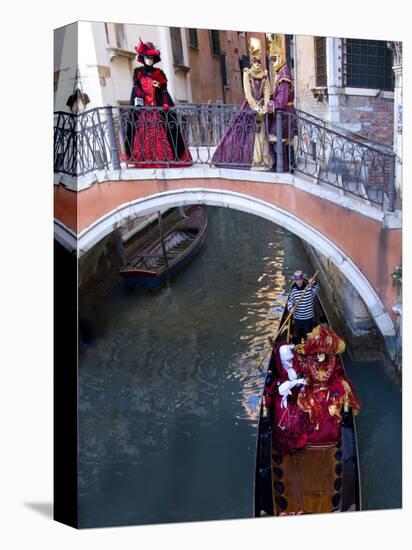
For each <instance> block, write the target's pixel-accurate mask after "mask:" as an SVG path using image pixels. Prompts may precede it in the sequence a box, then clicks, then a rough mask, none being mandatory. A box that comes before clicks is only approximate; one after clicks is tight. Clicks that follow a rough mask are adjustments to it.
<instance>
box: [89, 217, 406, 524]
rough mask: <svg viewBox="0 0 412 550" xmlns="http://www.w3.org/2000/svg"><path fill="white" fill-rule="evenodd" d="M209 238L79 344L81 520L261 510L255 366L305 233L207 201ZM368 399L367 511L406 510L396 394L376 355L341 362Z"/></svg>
mask: <svg viewBox="0 0 412 550" xmlns="http://www.w3.org/2000/svg"><path fill="white" fill-rule="evenodd" d="M207 215H208V219H209V226H208V230H207V238H206V242H205V246H204V248H203V249H202V251H201V252H200V254H199V255H198V256H197V257H196V258H195V260H194V261H193V263H192V264H191V265H190V266H189V267H188V268H187V269H186V270H185V271H183V272H181V273H180V274H179V275H178V277H176V279H175V280H173V281H172V283H171V285H170V288H163V289H162V290H160V291H159V292H157V293H156V294H151V293H149V291H146V290H144V289H139V288H137V289H135V290H134V291H128V290H127V289H126V288H125V287H124V286H123V285H121V284H120V285H118V286H117V287H116V288H115V289H114V290H113V291H112V292H111V293H110V295H108V296H107V297H106V298H105V299H104V301H103V302H102V303H101V304H100V305H99V306H98V307H96V308H95V309H94V310H93V311H92V312H91V313H90V314H89V315H88V318H87V320H88V321H89V322H90V325H91V327H92V329H93V333H94V341H93V344H92V345H89V346H84V345H81V346H80V350H79V432H80V433H79V447H80V450H79V523H80V526H81V527H99V526H112V525H130V524H144V523H161V522H177V521H195V520H212V519H223V518H225V519H228V518H246V517H252V516H253V511H254V507H253V506H254V505H253V498H254V475H255V449H256V430H257V415H258V404H259V397H260V395H261V392H262V387H263V380H264V372H263V371H261V370H259V369H258V368H257V363H258V360H259V358H260V357H261V355H262V353H263V352H264V351H265V350H266V349H267V337H268V336H269V335H270V334H273V332H275V329H276V326H277V325H278V322H279V318H280V315H281V312H282V309H283V304H284V300H285V291H286V289H287V287H288V286H289V283H290V277H291V274H292V273H293V271H294V270H295V269H298V268H300V269H303V270H304V271H305V272H306V273H307V274H308V275H310V274H311V266H310V265H309V263H308V260H307V258H306V256H305V253H304V251H303V249H302V247H301V245H300V242H299V240H298V239H297V238H296V237H295V236H294V235H293V234H291V233H290V232H288V231H286V230H285V229H283V228H281V227H279V226H277V225H274V224H272V223H271V222H268V221H266V220H263V219H260V218H257V217H255V216H252V215H249V214H245V213H241V212H237V211H234V210H229V209H225V208H217V207H208V208H207ZM346 366H347V371H348V375H349V376H350V377H351V378H352V380H353V381H354V383H355V386H356V389H357V392H358V395H359V397H360V400H361V402H362V405H363V410H362V412H361V415H360V416H359V417H358V422H357V426H358V440H359V451H360V457H361V476H362V491H363V508H364V509H369V510H372V509H383V508H397V507H400V506H401V504H402V503H401V493H402V490H401V392H400V388H399V386H398V385H396V383H394V382H393V381H392V379H391V378H390V377H389V376H388V375H387V374H386V373H385V371H384V369H383V366H382V365H381V364H379V363H377V362H369V363H365V362H363V363H355V362H349V360H347V362H346Z"/></svg>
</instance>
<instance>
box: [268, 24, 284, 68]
mask: <svg viewBox="0 0 412 550" xmlns="http://www.w3.org/2000/svg"><path fill="white" fill-rule="evenodd" d="M266 39H267V53H268V57H269V62H270V63H271V65H272V67H273V69H274V70H275V71H276V72H277V71H278V70H279V69H280V68H281V67H283V65H284V64H285V63H286V50H285V37H284V35H283V34H275V33H267V34H266Z"/></svg>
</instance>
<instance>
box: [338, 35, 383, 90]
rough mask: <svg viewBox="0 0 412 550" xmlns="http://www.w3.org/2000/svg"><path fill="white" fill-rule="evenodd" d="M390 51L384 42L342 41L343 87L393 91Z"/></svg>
mask: <svg viewBox="0 0 412 550" xmlns="http://www.w3.org/2000/svg"><path fill="white" fill-rule="evenodd" d="M392 65H393V59H392V51H391V50H390V49H389V48H388V46H387V42H386V40H355V39H349V38H347V39H345V40H344V56H343V77H344V85H345V86H349V87H353V88H373V89H378V90H388V91H393V89H394V75H393V70H392Z"/></svg>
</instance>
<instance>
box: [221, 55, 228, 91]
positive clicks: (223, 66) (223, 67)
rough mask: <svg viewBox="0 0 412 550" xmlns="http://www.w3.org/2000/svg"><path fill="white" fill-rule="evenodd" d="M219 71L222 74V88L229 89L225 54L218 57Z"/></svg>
mask: <svg viewBox="0 0 412 550" xmlns="http://www.w3.org/2000/svg"><path fill="white" fill-rule="evenodd" d="M220 70H221V73H222V82H223V86H226V87H229V72H228V70H227V55H226V54H225V53H222V54H221V55H220Z"/></svg>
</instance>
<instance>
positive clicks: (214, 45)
mask: <svg viewBox="0 0 412 550" xmlns="http://www.w3.org/2000/svg"><path fill="white" fill-rule="evenodd" d="M209 34H210V49H211V51H212V55H220V39H219V31H209Z"/></svg>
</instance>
